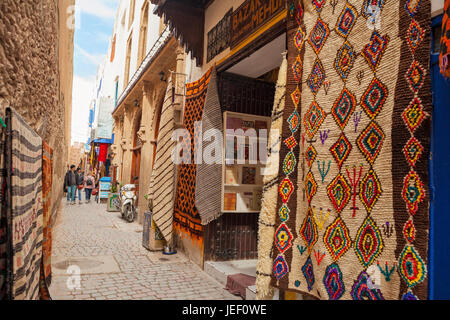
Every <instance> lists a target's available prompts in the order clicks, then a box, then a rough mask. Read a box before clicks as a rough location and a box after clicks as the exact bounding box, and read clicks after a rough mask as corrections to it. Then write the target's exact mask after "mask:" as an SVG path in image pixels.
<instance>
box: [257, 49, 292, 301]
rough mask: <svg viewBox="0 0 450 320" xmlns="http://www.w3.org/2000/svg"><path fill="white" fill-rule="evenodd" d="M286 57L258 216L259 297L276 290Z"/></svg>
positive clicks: (266, 297)
mask: <svg viewBox="0 0 450 320" xmlns="http://www.w3.org/2000/svg"><path fill="white" fill-rule="evenodd" d="M286 75H287V60H286V53H284V54H283V62H282V63H281V67H280V71H279V74H278V80H277V86H276V90H275V101H274V106H273V110H272V122H271V126H270V133H271V134H270V137H269V145H268V159H267V166H266V169H267V172H265V175H264V189H263V198H262V204H261V213H260V215H259V222H258V223H259V227H258V257H259V259H258V265H257V269H256V274H257V277H256V296H257V299H258V300H264V299H268V298H271V296H272V295H273V289H272V287H271V286H270V281H271V274H272V263H273V259H272V256H271V251H272V245H273V240H272V239H273V237H274V234H275V218H276V209H277V208H276V201H274V199H276V197H277V190H278V171H279V162H280V154H279V152H280V145H281V136H280V135H281V129H282V126H283V110H284V103H285V95H286Z"/></svg>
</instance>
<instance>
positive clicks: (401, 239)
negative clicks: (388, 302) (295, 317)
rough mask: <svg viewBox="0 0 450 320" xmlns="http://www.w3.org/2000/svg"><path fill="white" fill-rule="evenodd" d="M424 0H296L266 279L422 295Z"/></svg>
mask: <svg viewBox="0 0 450 320" xmlns="http://www.w3.org/2000/svg"><path fill="white" fill-rule="evenodd" d="M430 40H431V39H430V1H429V0H428V1H426V0H422V1H418V0H416V1H414V0H401V1H383V0H378V1H363V0H359V1H358V0H352V1H331V2H330V1H324V0H322V1H321V0H315V1H293V2H292V6H290V8H289V14H288V71H287V74H288V78H287V92H286V106H285V111H284V116H283V132H282V141H283V142H282V146H281V150H280V170H279V185H278V194H277V198H276V199H273V200H274V201H277V216H276V223H275V224H276V226H275V228H276V231H275V235H274V238H273V239H274V246H273V251H272V256H273V259H274V261H273V266H272V282H271V284H272V285H273V286H276V287H278V288H281V289H284V290H291V291H297V292H300V293H303V294H307V295H310V296H312V297H314V298H317V299H332V300H334V299H355V300H359V299H408V300H409V299H426V298H427V256H428V229H429V216H428V214H429V211H428V210H429V190H428V158H429V147H430V123H431V122H430V120H431V119H430V118H431V117H430V115H431V87H430V72H429V70H428V68H429V59H430Z"/></svg>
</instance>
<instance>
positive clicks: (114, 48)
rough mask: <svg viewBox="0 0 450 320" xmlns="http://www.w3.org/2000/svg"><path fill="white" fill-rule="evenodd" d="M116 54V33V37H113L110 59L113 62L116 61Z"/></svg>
mask: <svg viewBox="0 0 450 320" xmlns="http://www.w3.org/2000/svg"><path fill="white" fill-rule="evenodd" d="M115 55H116V35H114V38H113V40H112V44H111V59H110V61H111V62H113V61H114V57H115Z"/></svg>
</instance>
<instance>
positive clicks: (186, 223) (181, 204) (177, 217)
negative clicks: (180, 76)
mask: <svg viewBox="0 0 450 320" xmlns="http://www.w3.org/2000/svg"><path fill="white" fill-rule="evenodd" d="M211 70H212V69H210V70H209V71H208V72H207V73H206V74H205V75H204V76H203V77H202V78H201V79H200V80H198V81H196V82H193V83H188V84H187V85H186V103H185V107H184V120H183V127H184V129H186V130H187V132H188V133H189V135H190V137H187V136H186V137H184V139H183V150H187V151H188V152H186V154H183V155H182V156H183V159H184V163H183V164H181V165H180V166H179V170H178V176H177V190H176V195H175V207H174V222H175V223H176V224H178V225H179V226H181V227H182V228H184V229H187V230H188V231H189V232H190V233H191V234H193V235H197V236H200V235H201V234H202V232H203V226H202V223H201V218H200V214H199V212H198V210H197V207H196V206H195V188H196V177H197V165H196V161H195V157H196V154H195V152H196V151H197V150H198V147H199V146H196V145H195V143H194V142H195V141H199V139H201V136H198V137H197V138H196V137H195V133H197V134H200V130H199V129H200V128H199V121H201V120H202V115H203V107H204V105H205V99H206V93H207V89H208V84H209V80H210V76H211ZM196 125H197V129H195V126H196ZM189 150H190V152H189ZM199 151H201V150H199ZM189 153H190V154H189Z"/></svg>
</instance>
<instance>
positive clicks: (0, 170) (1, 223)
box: [0, 126, 8, 300]
mask: <svg viewBox="0 0 450 320" xmlns="http://www.w3.org/2000/svg"><path fill="white" fill-rule="evenodd" d="M5 137H6V129H5V128H4V127H3V126H0V205H1V207H0V300H3V299H5V298H6V265H7V255H6V252H7V246H8V236H7V219H6V199H5V197H6V168H5V144H6V140H5Z"/></svg>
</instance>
